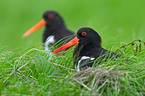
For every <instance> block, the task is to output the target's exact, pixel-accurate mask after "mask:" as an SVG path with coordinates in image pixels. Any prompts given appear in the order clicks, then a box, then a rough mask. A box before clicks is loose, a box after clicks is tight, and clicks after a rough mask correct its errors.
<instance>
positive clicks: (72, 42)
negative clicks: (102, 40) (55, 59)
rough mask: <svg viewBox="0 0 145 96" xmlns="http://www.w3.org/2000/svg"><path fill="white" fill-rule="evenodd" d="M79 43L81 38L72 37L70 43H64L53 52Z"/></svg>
mask: <svg viewBox="0 0 145 96" xmlns="http://www.w3.org/2000/svg"><path fill="white" fill-rule="evenodd" d="M78 43H79V39H78V38H77V37H75V38H74V39H72V40H71V41H69V42H68V43H66V44H65V45H62V46H61V47H59V48H58V49H56V50H55V51H54V52H53V53H52V54H56V53H58V52H60V51H63V50H65V49H67V48H69V47H71V46H73V45H75V44H78Z"/></svg>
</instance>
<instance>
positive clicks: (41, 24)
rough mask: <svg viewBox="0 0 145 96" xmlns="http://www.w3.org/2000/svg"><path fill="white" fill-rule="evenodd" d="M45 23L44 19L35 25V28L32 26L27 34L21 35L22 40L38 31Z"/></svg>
mask: <svg viewBox="0 0 145 96" xmlns="http://www.w3.org/2000/svg"><path fill="white" fill-rule="evenodd" d="M45 24H46V22H45V20H44V19H42V20H41V21H40V22H39V23H37V24H36V25H35V26H33V27H32V28H31V29H29V30H28V31H27V32H25V33H24V34H23V36H22V37H23V38H24V37H27V36H28V35H30V34H32V33H33V32H35V31H36V30H38V29H40V28H41V27H43V26H45Z"/></svg>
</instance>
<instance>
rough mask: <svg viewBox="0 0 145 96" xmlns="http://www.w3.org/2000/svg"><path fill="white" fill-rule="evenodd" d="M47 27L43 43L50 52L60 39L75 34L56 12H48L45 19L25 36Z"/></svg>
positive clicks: (44, 16) (44, 15) (45, 13)
mask: <svg viewBox="0 0 145 96" xmlns="http://www.w3.org/2000/svg"><path fill="white" fill-rule="evenodd" d="M43 26H45V30H44V33H43V38H42V42H43V43H45V50H48V49H49V47H48V46H50V45H52V44H54V43H55V42H57V41H59V40H60V39H62V38H64V37H66V36H69V35H73V34H74V33H73V32H71V31H70V30H68V29H67V28H66V26H65V23H64V21H63V19H62V17H61V16H60V15H59V14H58V13H57V12H55V11H46V12H44V14H43V19H42V20H41V21H40V22H39V23H37V24H36V25H35V26H33V27H32V28H31V29H29V30H28V31H27V32H25V33H24V34H23V36H22V37H26V36H28V35H30V34H32V33H33V32H35V31H36V30H38V29H40V28H41V27H43Z"/></svg>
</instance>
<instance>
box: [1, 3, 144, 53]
mask: <svg viewBox="0 0 145 96" xmlns="http://www.w3.org/2000/svg"><path fill="white" fill-rule="evenodd" d="M46 10H56V11H57V12H58V13H59V14H60V15H61V16H62V17H63V19H64V21H65V23H66V25H67V27H68V28H69V29H70V30H72V31H74V32H76V31H77V30H78V29H79V28H80V27H92V28H93V29H95V30H96V31H97V32H98V33H99V34H100V35H101V37H102V41H103V46H104V47H106V48H107V47H109V46H108V45H110V44H111V45H110V46H112V45H113V46H114V45H116V46H120V45H121V44H122V42H126V43H128V42H131V41H132V40H134V39H141V40H145V0H0V47H6V49H8V50H15V49H17V48H27V47H29V46H33V45H36V44H40V43H41V39H42V32H43V29H44V28H41V29H40V30H38V31H37V32H36V33H34V34H32V35H30V36H29V37H27V38H24V39H22V38H21V36H22V34H23V33H24V32H26V31H27V30H28V29H29V28H31V27H32V26H33V25H34V24H36V23H37V22H39V21H40V20H41V19H42V14H43V12H44V11H46ZM109 48H110V47H109Z"/></svg>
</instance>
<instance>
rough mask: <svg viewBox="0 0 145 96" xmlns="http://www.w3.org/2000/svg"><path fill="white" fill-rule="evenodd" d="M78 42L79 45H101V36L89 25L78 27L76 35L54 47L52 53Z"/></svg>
mask: <svg viewBox="0 0 145 96" xmlns="http://www.w3.org/2000/svg"><path fill="white" fill-rule="evenodd" d="M76 44H79V45H80V46H90V45H92V46H94V47H100V46H101V37H100V35H99V34H98V33H97V32H96V31H95V30H93V29H92V28H89V27H84V28H80V29H79V30H78V32H77V37H75V38H74V39H72V40H71V41H69V42H68V43H66V44H65V45H63V46H61V47H59V48H58V49H56V50H55V51H54V52H53V53H52V54H55V53H58V52H60V51H62V50H65V49H67V48H69V47H71V46H73V45H76Z"/></svg>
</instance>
